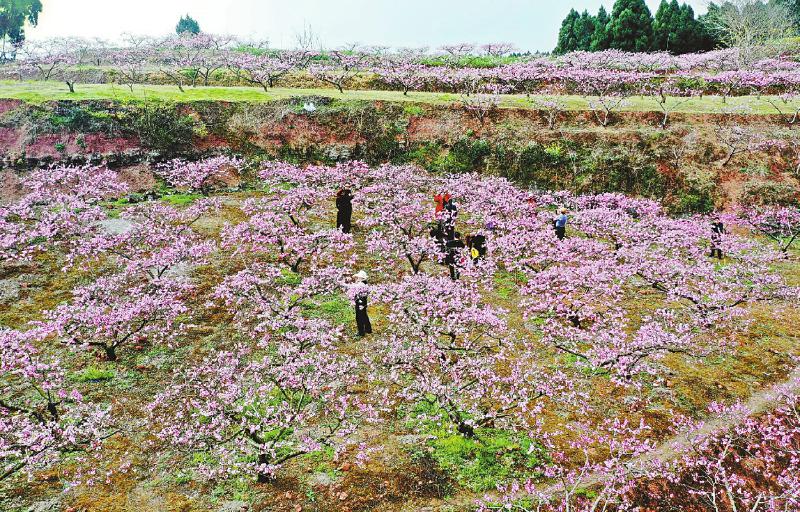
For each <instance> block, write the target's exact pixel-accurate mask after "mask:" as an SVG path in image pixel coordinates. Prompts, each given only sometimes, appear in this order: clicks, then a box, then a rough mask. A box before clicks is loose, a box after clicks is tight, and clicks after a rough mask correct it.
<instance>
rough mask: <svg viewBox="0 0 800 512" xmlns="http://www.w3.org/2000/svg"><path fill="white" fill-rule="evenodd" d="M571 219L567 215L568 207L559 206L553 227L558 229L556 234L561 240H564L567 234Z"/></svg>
mask: <svg viewBox="0 0 800 512" xmlns="http://www.w3.org/2000/svg"><path fill="white" fill-rule="evenodd" d="M568 221H569V217H568V216H567V209H566V208H559V209H558V215H556V217H555V218H554V219H553V227H554V228H555V230H556V236H557V237H558V239H559V240H564V237H565V236H566V234H567V222H568Z"/></svg>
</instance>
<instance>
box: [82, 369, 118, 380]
mask: <svg viewBox="0 0 800 512" xmlns="http://www.w3.org/2000/svg"><path fill="white" fill-rule="evenodd" d="M115 375H116V372H115V371H114V370H108V369H105V368H95V367H93V366H90V367H89V368H86V369H85V370H83V371H81V372H78V373H76V374H74V376H73V378H74V380H76V381H77V382H102V381H105V380H111V379H113V378H114V376H115Z"/></svg>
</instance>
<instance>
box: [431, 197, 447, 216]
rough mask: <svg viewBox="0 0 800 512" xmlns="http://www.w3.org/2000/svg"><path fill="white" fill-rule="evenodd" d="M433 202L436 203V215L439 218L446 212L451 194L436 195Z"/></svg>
mask: <svg viewBox="0 0 800 512" xmlns="http://www.w3.org/2000/svg"><path fill="white" fill-rule="evenodd" d="M433 201H434V202H435V203H436V215H437V216H439V214H441V213H442V211H444V205H445V203H447V202H449V201H450V194H436V195H435V196H433Z"/></svg>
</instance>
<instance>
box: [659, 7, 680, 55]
mask: <svg viewBox="0 0 800 512" xmlns="http://www.w3.org/2000/svg"><path fill="white" fill-rule="evenodd" d="M679 18H680V6H679V5H678V0H672V1H671V2H668V1H667V0H661V5H659V6H658V10H657V11H656V16H655V19H654V20H653V50H659V51H668V52H675V44H676V40H675V39H676V36H677V29H678V24H679V23H680V20H679Z"/></svg>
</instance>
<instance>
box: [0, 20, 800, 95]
mask: <svg viewBox="0 0 800 512" xmlns="http://www.w3.org/2000/svg"><path fill="white" fill-rule="evenodd" d="M474 51H475V47H474V46H472V45H453V46H449V47H446V48H443V49H440V50H439V52H438V53H437V52H434V53H429V52H427V51H426V50H425V49H401V50H397V51H389V50H388V49H386V48H377V47H369V48H367V47H358V46H353V47H348V48H344V49H337V50H317V49H314V48H311V47H309V46H308V45H306V47H304V48H300V49H294V50H273V49H270V48H269V46H268V44H267V43H266V42H256V43H252V42H250V43H248V42H239V41H236V40H235V39H234V38H233V37H230V36H222V35H214V34H205V33H204V34H197V35H193V36H186V35H183V36H170V37H168V38H165V39H149V38H143V37H135V36H127V37H126V38H125V40H124V41H123V42H122V43H120V44H116V45H111V44H108V43H102V42H98V41H85V40H81V39H77V38H65V39H52V40H44V41H30V42H26V43H25V45H24V46H23V47H22V48H20V50H19V57H18V59H17V60H16V61H14V62H11V63H8V64H7V65H6V66H4V70H3V72H4V74H5V75H6V76H9V77H11V76H17V77H19V78H20V79H22V78H38V79H40V80H62V81H64V82H66V83H67V85H68V86H69V89H70V91H74V85H75V83H76V82H79V81H84V82H88V83H92V82H105V81H116V82H118V83H121V84H124V85H127V86H128V87H131V89H132V88H133V86H134V85H136V84H141V83H147V82H152V81H154V80H155V81H161V82H163V81H164V80H166V81H168V82H171V83H174V84H175V85H176V86H177V87H179V88H180V89H181V90H183V88H184V87H185V86H189V85H191V86H196V85H209V84H211V83H212V79H214V77H215V76H216V75H217V74H218V73H219V72H221V71H223V70H228V71H229V73H228V74H227V75H226V77H224V79H223V82H224V83H239V84H241V83H246V84H251V85H255V86H259V87H263V88H264V89H269V88H271V87H273V86H275V84H276V83H278V82H279V81H280V80H281V79H282V78H283V77H285V76H286V75H287V74H289V73H293V72H295V73H307V74H309V75H311V77H313V78H314V79H315V80H317V81H318V82H319V83H324V84H327V85H328V86H331V87H335V88H337V89H339V90H340V91H342V90H343V89H344V88H345V87H346V86H348V85H349V81H350V79H351V78H353V77H354V76H355V75H356V74H359V73H361V74H367V75H370V76H372V77H374V78H376V79H377V80H378V81H379V82H380V83H381V84H382V87H388V88H392V89H396V90H401V91H403V92H405V93H407V92H408V91H413V90H436V91H450V92H452V91H455V92H458V93H466V94H469V93H470V92H471V91H475V90H476V88H477V86H482V87H483V86H487V85H492V86H499V87H502V88H503V90H504V91H505V92H516V93H527V94H530V93H533V92H542V91H543V92H550V93H553V92H570V93H578V94H586V95H596V94H597V93H598V90H597V89H599V88H603V89H605V90H607V91H615V92H623V91H628V92H631V93H635V94H641V93H642V90H643V88H645V87H649V88H651V89H652V88H655V89H656V90H660V91H662V92H663V91H666V93H668V94H677V95H682V96H692V95H693V94H720V95H723V96H729V95H732V94H735V95H746V94H762V93H770V94H773V93H778V94H779V93H792V92H796V91H797V89H798V84H800V78H799V77H800V71H799V70H798V68H799V67H800V66H798V63H797V62H796V61H795V60H793V59H791V58H784V57H780V58H774V59H766V60H762V61H759V62H758V63H756V64H754V65H753V66H750V67H747V68H745V69H742V68H740V67H739V66H738V65H737V64H736V63H737V62H738V59H737V50H735V49H731V50H719V51H714V52H707V53H701V54H688V55H681V56H672V55H669V54H668V53H653V54H641V53H625V52H620V51H617V50H608V51H604V52H593V53H592V52H575V53H570V54H567V55H564V56H560V57H557V58H551V57H518V58H514V59H511V60H509V59H503V58H501V57H502V56H503V55H507V54H508V53H509V52H510V49H509V48H508V47H507V45H486V48H485V49H483V50H480V51H482V52H486V53H487V55H491V56H493V59H494V60H493V63H494V65H493V66H489V67H486V66H485V65H481V66H479V67H471V66H470V62H472V60H471V59H470V58H469V56H470V54H471V52H474Z"/></svg>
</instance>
